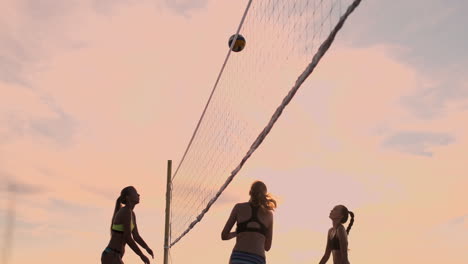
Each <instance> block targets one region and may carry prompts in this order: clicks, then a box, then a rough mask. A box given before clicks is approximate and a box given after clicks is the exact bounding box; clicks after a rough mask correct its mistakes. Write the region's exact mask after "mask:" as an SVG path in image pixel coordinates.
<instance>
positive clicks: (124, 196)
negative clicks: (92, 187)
mask: <svg viewBox="0 0 468 264" xmlns="http://www.w3.org/2000/svg"><path fill="white" fill-rule="evenodd" d="M138 203H140V195H139V194H138V192H137V190H136V189H135V187H133V186H127V187H125V188H123V189H122V191H121V192H120V196H119V197H118V198H117V200H116V201H115V208H114V214H113V215H112V221H111V227H110V230H111V239H110V242H109V244H108V245H107V247H106V249H104V251H103V252H102V255H101V263H102V264H123V261H122V257H123V255H124V253H125V245H126V244H128V245H129V246H130V248H131V249H133V251H135V253H136V254H138V256H140V258H141V260H142V261H143V262H144V263H145V264H149V263H150V261H149V259H148V258H147V257H146V256H145V255H144V254H143V253H142V252H141V250H140V248H139V247H138V246H137V244H136V243H138V244H140V246H142V247H143V248H144V249H145V250H146V252H148V254H150V255H151V256H152V257H153V258H154V256H153V251H152V250H151V248H150V247H148V245H146V243H145V241H144V240H143V238H142V237H141V236H140V234H138V227H137V223H136V216H135V213H134V212H133V209H134V208H135V205H137V204H138ZM122 204H123V205H125V206H123V207H122ZM135 242H136V243H135Z"/></svg>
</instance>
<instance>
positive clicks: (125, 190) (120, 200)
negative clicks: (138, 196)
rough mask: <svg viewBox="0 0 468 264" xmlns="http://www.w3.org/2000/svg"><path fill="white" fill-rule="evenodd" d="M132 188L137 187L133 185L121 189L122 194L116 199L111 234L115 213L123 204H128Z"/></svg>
mask: <svg viewBox="0 0 468 264" xmlns="http://www.w3.org/2000/svg"><path fill="white" fill-rule="evenodd" d="M131 189H135V188H134V187H133V186H127V187H125V188H123V189H122V191H120V196H119V198H117V200H116V201H115V207H114V213H113V214H112V222H111V235H112V225H113V224H114V220H115V215H116V214H117V212H118V211H119V210H120V208H122V204H125V205H126V204H127V195H128V194H129V192H130V190H131Z"/></svg>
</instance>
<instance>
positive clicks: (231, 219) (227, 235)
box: [221, 205, 237, 240]
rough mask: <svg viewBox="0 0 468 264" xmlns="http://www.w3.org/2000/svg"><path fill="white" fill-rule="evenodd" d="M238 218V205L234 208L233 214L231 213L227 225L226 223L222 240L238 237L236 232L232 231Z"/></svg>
mask: <svg viewBox="0 0 468 264" xmlns="http://www.w3.org/2000/svg"><path fill="white" fill-rule="evenodd" d="M236 219H237V205H235V206H234V208H232V211H231V215H229V218H228V220H227V221H226V225H224V228H223V231H222V232H221V239H222V240H229V239H232V238H235V237H236V235H237V234H236V232H231V229H232V227H233V226H234V224H235V223H236Z"/></svg>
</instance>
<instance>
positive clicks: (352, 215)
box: [340, 205, 354, 234]
mask: <svg viewBox="0 0 468 264" xmlns="http://www.w3.org/2000/svg"><path fill="white" fill-rule="evenodd" d="M340 206H341V208H342V212H343V218H342V219H341V223H342V224H344V223H346V221H348V214H349V215H351V220H350V221H349V224H348V227H347V228H346V233H347V234H349V231H350V230H351V227H352V226H353V224H354V213H353V212H351V211H349V210H348V208H346V206H344V205H340Z"/></svg>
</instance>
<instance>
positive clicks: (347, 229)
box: [346, 211, 354, 235]
mask: <svg viewBox="0 0 468 264" xmlns="http://www.w3.org/2000/svg"><path fill="white" fill-rule="evenodd" d="M348 213H349V215H350V216H351V220H349V224H348V228H346V234H348V235H349V231H350V230H351V227H352V226H353V224H354V213H353V212H351V211H348Z"/></svg>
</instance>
